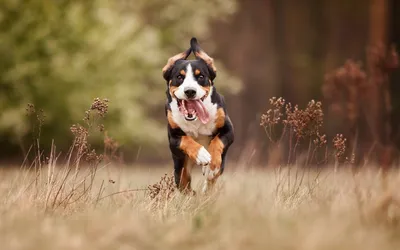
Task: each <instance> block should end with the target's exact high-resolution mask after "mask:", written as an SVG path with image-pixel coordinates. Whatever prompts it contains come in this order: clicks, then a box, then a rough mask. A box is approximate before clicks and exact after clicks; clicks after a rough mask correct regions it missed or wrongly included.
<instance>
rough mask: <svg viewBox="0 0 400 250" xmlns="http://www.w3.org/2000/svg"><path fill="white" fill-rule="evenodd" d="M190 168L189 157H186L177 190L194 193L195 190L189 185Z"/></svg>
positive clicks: (190, 180) (190, 181)
mask: <svg viewBox="0 0 400 250" xmlns="http://www.w3.org/2000/svg"><path fill="white" fill-rule="evenodd" d="M191 168H192V165H191V164H190V162H189V159H188V158H187V157H186V158H185V163H184V164H183V168H182V172H181V180H180V182H179V191H181V192H182V193H185V194H195V192H194V191H193V190H192V187H191V183H192V176H191Z"/></svg>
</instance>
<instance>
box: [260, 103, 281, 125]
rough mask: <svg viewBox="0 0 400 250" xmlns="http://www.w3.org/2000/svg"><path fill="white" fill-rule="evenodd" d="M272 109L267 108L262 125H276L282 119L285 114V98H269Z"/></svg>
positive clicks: (262, 116)
mask: <svg viewBox="0 0 400 250" xmlns="http://www.w3.org/2000/svg"><path fill="white" fill-rule="evenodd" d="M269 103H270V104H271V105H272V109H269V110H267V112H266V113H265V114H262V115H261V122H260V126H263V127H267V126H272V125H276V124H278V123H279V122H280V121H281V118H282V116H283V113H282V109H283V107H284V106H285V99H283V98H282V97H279V98H276V97H272V98H271V99H269Z"/></svg>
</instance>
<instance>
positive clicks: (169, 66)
mask: <svg viewBox="0 0 400 250" xmlns="http://www.w3.org/2000/svg"><path fill="white" fill-rule="evenodd" d="M191 52H192V49H191V48H189V49H188V50H186V51H184V52H182V53H179V54H176V55H174V56H173V57H170V58H169V59H168V62H167V64H166V65H165V66H164V68H163V69H162V72H163V77H164V79H165V80H167V81H168V80H169V79H170V77H171V72H172V69H173V68H174V65H175V63H176V62H177V61H179V60H186V59H187V58H188V57H189V55H190V53H191Z"/></svg>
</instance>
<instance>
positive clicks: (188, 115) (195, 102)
mask: <svg viewBox="0 0 400 250" xmlns="http://www.w3.org/2000/svg"><path fill="white" fill-rule="evenodd" d="M192 52H193V54H194V55H195V60H187V58H188V57H189V55H190V54H191V53H192ZM213 61H214V60H213V59H212V58H211V57H210V56H208V55H207V54H206V53H205V52H204V51H203V50H202V49H201V48H200V47H199V44H198V42H197V39H196V38H192V39H191V40H190V48H189V49H188V50H187V51H185V52H182V53H179V54H177V55H175V56H173V57H171V58H169V59H168V63H167V64H166V65H165V66H164V68H163V70H162V71H163V76H164V79H165V80H166V81H167V93H166V94H167V103H166V105H165V113H166V116H167V118H168V139H169V146H170V150H171V153H172V159H173V161H174V176H175V183H176V185H177V187H178V188H179V190H180V191H183V192H187V191H189V192H191V193H192V192H193V191H192V189H191V170H192V167H193V166H195V165H199V166H202V167H203V168H202V171H203V175H204V176H205V177H206V181H205V185H204V187H203V192H206V191H207V190H209V189H210V188H211V187H213V185H214V183H215V181H216V180H217V178H218V177H219V176H220V175H221V174H222V173H223V171H224V165H225V159H226V154H227V152H228V149H229V146H230V145H231V144H232V143H233V140H234V135H233V126H232V122H231V120H230V118H229V116H228V114H227V110H226V107H225V102H224V98H223V96H222V95H220V94H218V93H217V89H216V88H215V86H214V79H215V77H216V73H217V70H216V68H215V66H214V62H213Z"/></svg>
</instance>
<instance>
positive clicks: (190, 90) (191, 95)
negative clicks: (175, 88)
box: [184, 88, 196, 98]
mask: <svg viewBox="0 0 400 250" xmlns="http://www.w3.org/2000/svg"><path fill="white" fill-rule="evenodd" d="M184 92H185V95H186V96H187V98H194V97H195V96H196V89H193V88H185V90H184Z"/></svg>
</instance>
